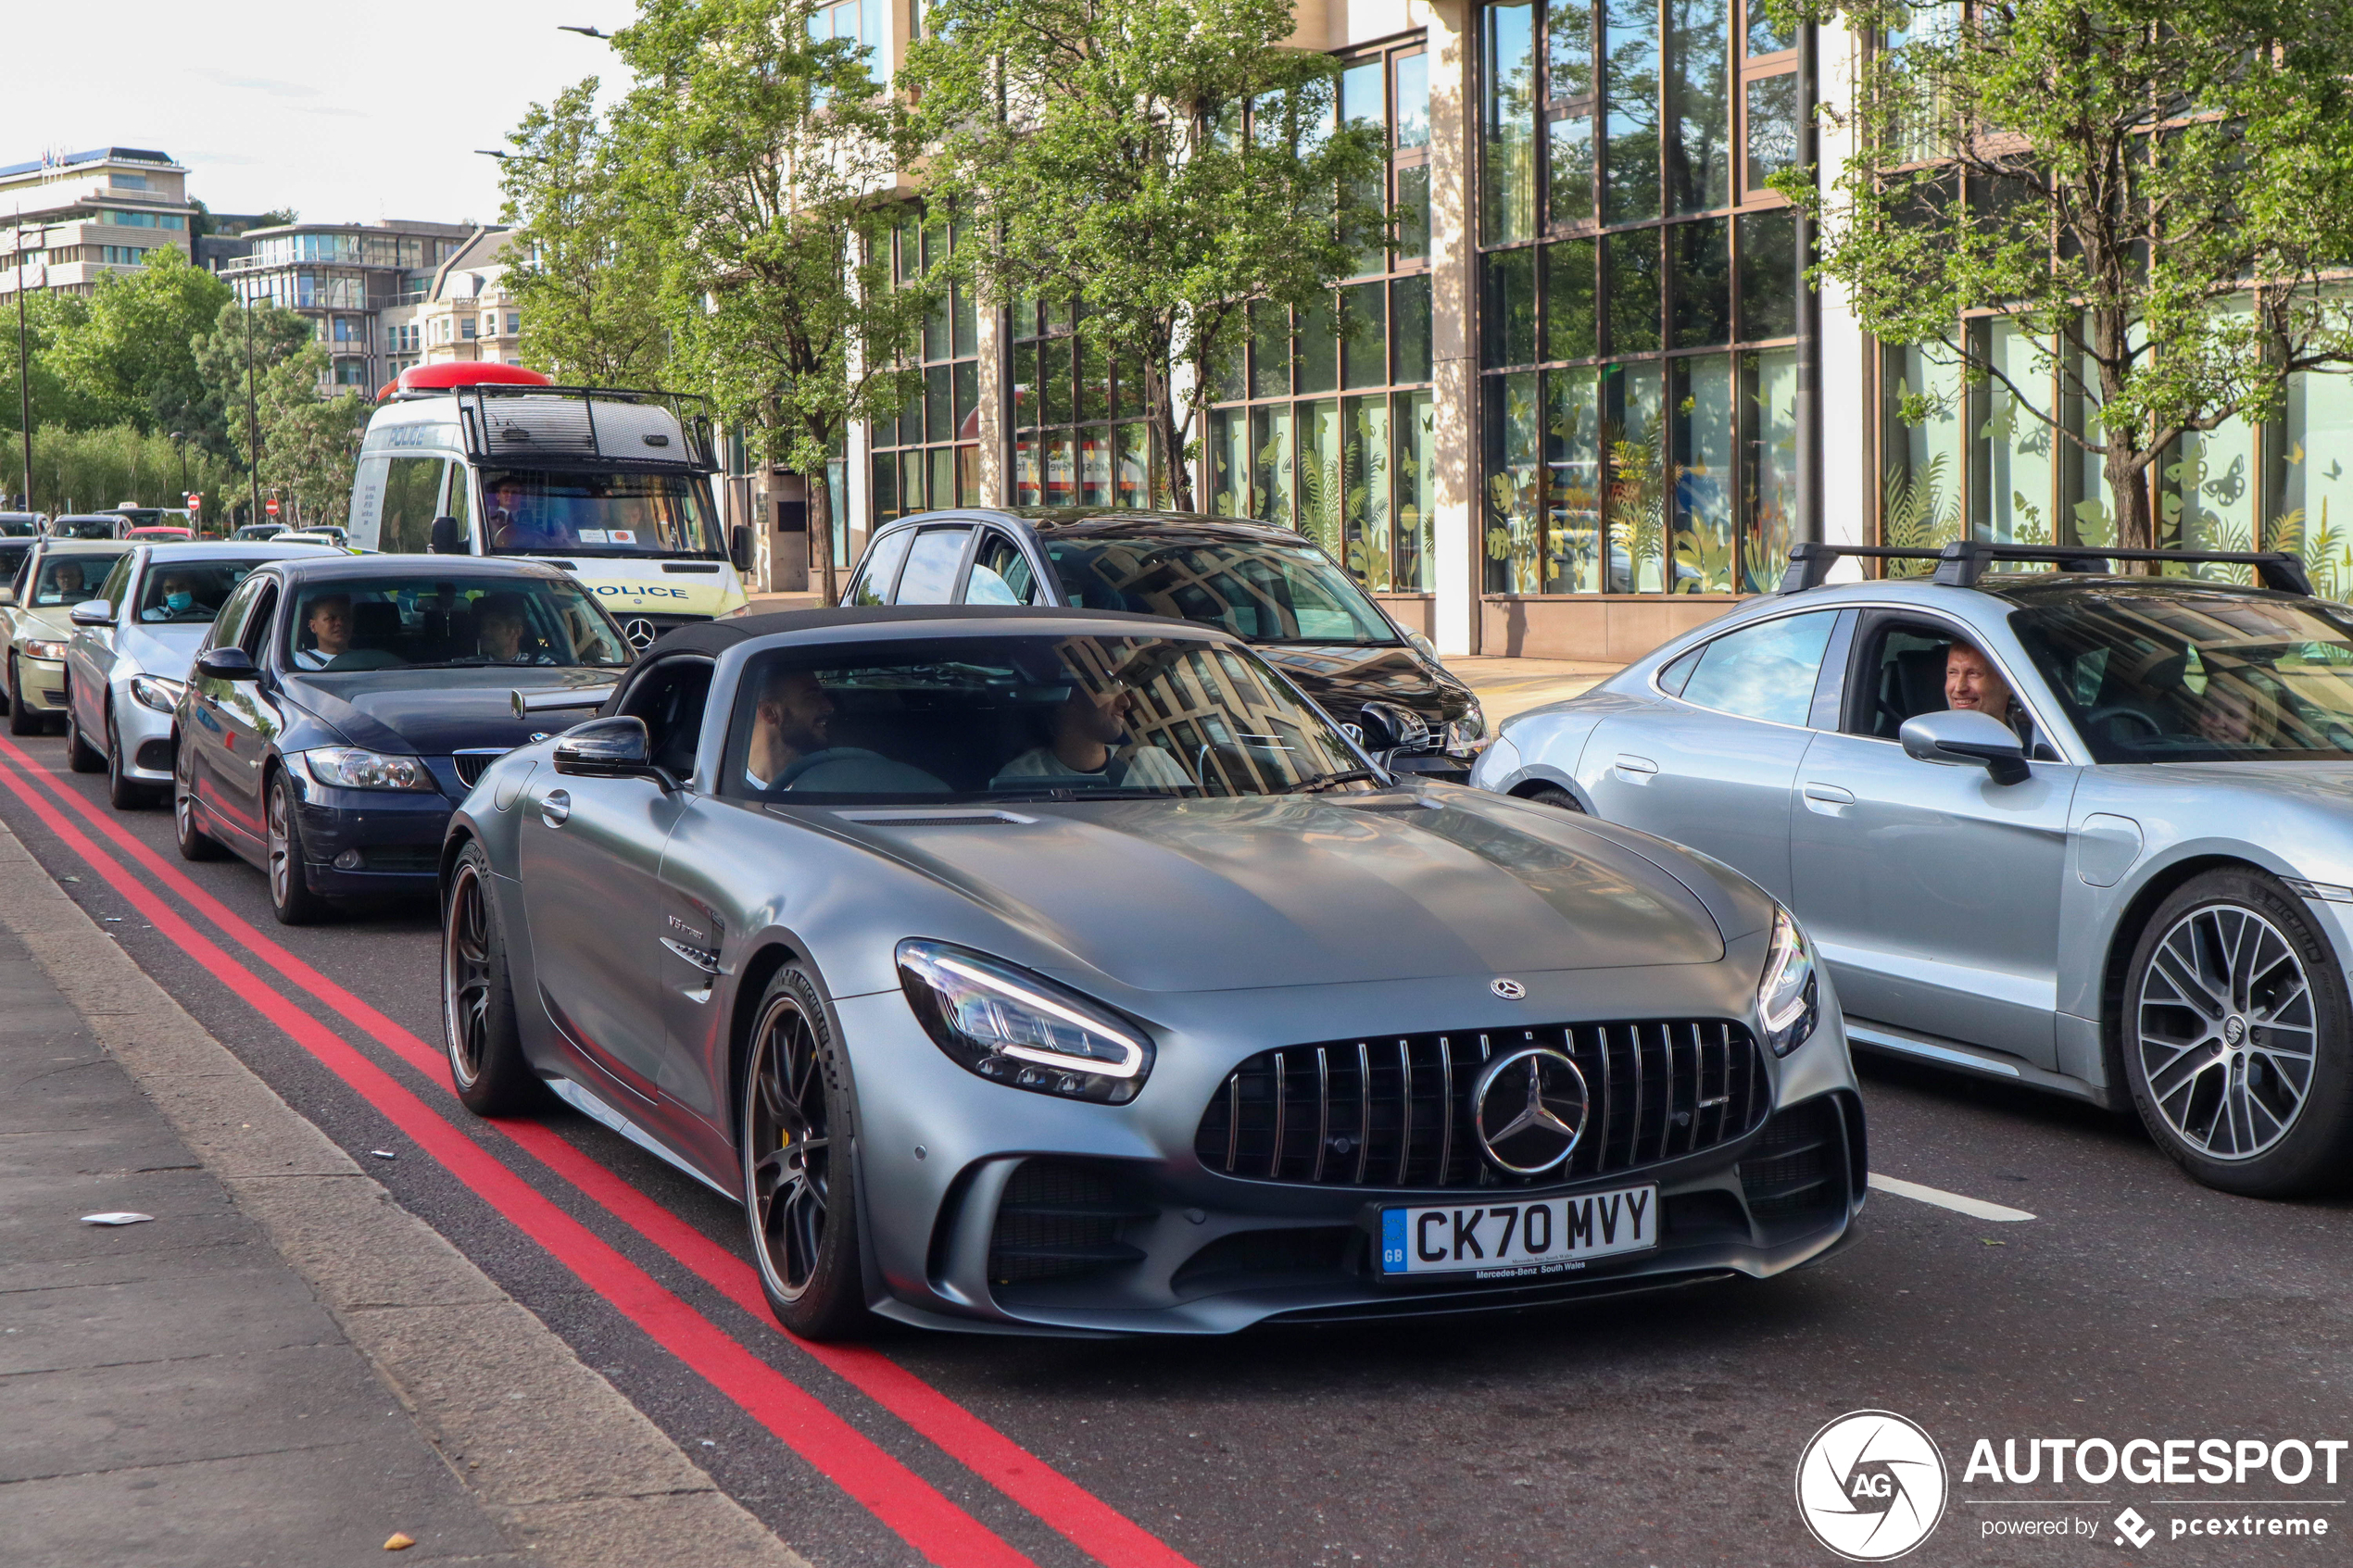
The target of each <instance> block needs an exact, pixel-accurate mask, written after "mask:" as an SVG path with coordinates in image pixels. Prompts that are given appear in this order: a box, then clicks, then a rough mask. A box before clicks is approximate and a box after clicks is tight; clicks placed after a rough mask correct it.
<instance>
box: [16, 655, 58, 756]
mask: <svg viewBox="0 0 2353 1568" xmlns="http://www.w3.org/2000/svg"><path fill="white" fill-rule="evenodd" d="M48 727H49V726H48V721H46V720H44V719H43V718H42V717H41V715H40V714H38V713H35V712H34V711H33V710H32V709H31V708H30V707H28V706H27V705H26V703H25V700H24V684H23V681H22V679H21V676H20V672H19V670H18V669H17V656H16V654H15V653H14V652H13V651H12V652H11V653H10V654H9V655H8V733H9V734H12V735H37V734H40V733H41V732H42V731H44V730H45V729H47V728H48Z"/></svg>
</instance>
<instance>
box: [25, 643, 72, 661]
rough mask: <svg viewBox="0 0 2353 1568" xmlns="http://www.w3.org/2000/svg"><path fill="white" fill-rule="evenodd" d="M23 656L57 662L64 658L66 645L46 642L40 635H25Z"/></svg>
mask: <svg viewBox="0 0 2353 1568" xmlns="http://www.w3.org/2000/svg"><path fill="white" fill-rule="evenodd" d="M24 656H25V657H26V658H27V659H49V660H51V661H52V662H59V661H62V660H63V659H65V656H66V646H65V644H63V643H52V642H48V641H45V640H44V639H43V638H40V637H27V638H26V639H25V640H24Z"/></svg>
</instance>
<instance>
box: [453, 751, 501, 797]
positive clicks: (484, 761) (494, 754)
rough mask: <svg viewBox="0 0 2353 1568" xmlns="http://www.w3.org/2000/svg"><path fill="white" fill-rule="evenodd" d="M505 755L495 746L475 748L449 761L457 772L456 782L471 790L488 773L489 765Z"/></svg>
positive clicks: (462, 752)
mask: <svg viewBox="0 0 2353 1568" xmlns="http://www.w3.org/2000/svg"><path fill="white" fill-rule="evenodd" d="M506 755H507V754H506V752H505V751H504V750H503V749H501V748H499V747H497V746H477V747H475V748H474V749H472V750H471V751H460V752H459V753H458V754H457V755H456V756H454V757H452V758H450V759H449V760H450V762H451V763H452V764H454V765H455V766H456V768H457V770H458V782H459V784H464V785H465V786H466V787H467V788H468V789H472V788H473V786H474V785H476V784H480V783H481V782H482V775H483V774H484V773H486V772H488V771H490V765H491V764H492V763H493V762H496V761H497V760H498V759H500V758H501V757H504V756H506Z"/></svg>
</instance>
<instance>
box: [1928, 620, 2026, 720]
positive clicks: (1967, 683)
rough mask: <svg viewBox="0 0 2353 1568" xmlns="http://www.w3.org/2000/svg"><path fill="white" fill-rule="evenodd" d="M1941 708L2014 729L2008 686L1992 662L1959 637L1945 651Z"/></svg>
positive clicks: (1976, 648)
mask: <svg viewBox="0 0 2353 1568" xmlns="http://www.w3.org/2000/svg"><path fill="white" fill-rule="evenodd" d="M1944 706H1945V707H1947V708H1949V709H1959V710H1968V711H1974V712H1978V713H1982V714H1984V715H1986V716H1987V717H1988V718H1993V719H1998V720H2000V721H2002V722H2003V723H2005V724H2008V725H2010V726H2011V727H2012V728H2013V729H2015V728H2016V727H2017V724H2016V721H2015V720H2014V719H2013V718H2012V716H2011V713H2010V686H2009V683H2008V682H2007V681H2005V680H2003V679H2002V672H2001V671H1998V670H1996V669H1994V661H1993V660H1992V659H1988V658H1986V657H1985V655H1984V654H1983V653H1982V651H1980V650H1979V649H1978V647H1977V646H1975V645H1974V644H1970V643H1966V642H1963V641H1962V640H1961V639H1959V638H1958V637H1956V638H1954V639H1953V645H1952V646H1950V647H1949V648H1947V649H1946V650H1945V652H1944Z"/></svg>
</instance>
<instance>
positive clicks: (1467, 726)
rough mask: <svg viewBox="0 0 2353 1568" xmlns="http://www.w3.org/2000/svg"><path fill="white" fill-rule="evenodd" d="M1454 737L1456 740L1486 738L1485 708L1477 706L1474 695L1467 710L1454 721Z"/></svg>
mask: <svg viewBox="0 0 2353 1568" xmlns="http://www.w3.org/2000/svg"><path fill="white" fill-rule="evenodd" d="M1454 737H1455V739H1456V740H1458V741H1474V740H1484V739H1486V738H1487V710H1486V709H1483V708H1481V707H1479V706H1478V699H1477V698H1476V697H1474V698H1472V699H1471V705H1470V708H1469V710H1468V711H1466V713H1464V715H1463V716H1462V717H1461V718H1459V719H1457V720H1455V721H1454Z"/></svg>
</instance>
